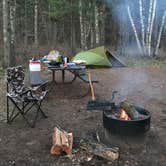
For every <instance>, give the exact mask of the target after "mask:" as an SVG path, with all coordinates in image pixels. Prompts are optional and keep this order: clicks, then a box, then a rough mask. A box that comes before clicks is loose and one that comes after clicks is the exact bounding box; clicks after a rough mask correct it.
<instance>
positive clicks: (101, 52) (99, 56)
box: [72, 46, 125, 67]
mask: <svg viewBox="0 0 166 166" xmlns="http://www.w3.org/2000/svg"><path fill="white" fill-rule="evenodd" d="M72 61H84V62H85V63H86V65H87V66H96V67H97V66H98V67H124V66H125V65H124V64H123V63H122V62H121V61H120V60H119V59H118V58H117V57H115V56H114V55H113V54H112V53H110V51H108V50H107V49H105V48H104V46H101V47H97V48H94V49H91V50H88V51H83V52H79V53H78V54H76V55H75V56H74V57H73V59H72Z"/></svg>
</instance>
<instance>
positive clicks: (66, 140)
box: [61, 132, 73, 154]
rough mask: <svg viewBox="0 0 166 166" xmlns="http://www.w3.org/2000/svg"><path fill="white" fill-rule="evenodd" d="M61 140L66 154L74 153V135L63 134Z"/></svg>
mask: <svg viewBox="0 0 166 166" xmlns="http://www.w3.org/2000/svg"><path fill="white" fill-rule="evenodd" d="M61 139H62V150H63V151H64V152H65V153H66V154H71V153H72V144H73V134H72V133H66V132H61Z"/></svg>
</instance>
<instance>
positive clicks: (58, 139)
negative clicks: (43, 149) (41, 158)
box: [50, 127, 73, 155]
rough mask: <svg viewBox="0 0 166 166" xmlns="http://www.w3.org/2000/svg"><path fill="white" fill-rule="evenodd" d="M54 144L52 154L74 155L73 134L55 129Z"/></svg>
mask: <svg viewBox="0 0 166 166" xmlns="http://www.w3.org/2000/svg"><path fill="white" fill-rule="evenodd" d="M52 144H53V145H52V147H51V151H50V152H51V154H53V155H58V154H60V153H61V152H65V153H66V154H68V155H70V154H72V146H73V134H72V133H67V132H66V131H63V130H60V129H59V128H57V127H55V128H54V131H53V134H52Z"/></svg>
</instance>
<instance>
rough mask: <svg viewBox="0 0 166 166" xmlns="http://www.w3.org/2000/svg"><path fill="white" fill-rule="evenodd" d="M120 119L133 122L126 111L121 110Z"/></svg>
mask: <svg viewBox="0 0 166 166" xmlns="http://www.w3.org/2000/svg"><path fill="white" fill-rule="evenodd" d="M120 119H123V120H131V118H130V117H129V116H128V115H127V113H126V111H125V110H124V109H121V115H120Z"/></svg>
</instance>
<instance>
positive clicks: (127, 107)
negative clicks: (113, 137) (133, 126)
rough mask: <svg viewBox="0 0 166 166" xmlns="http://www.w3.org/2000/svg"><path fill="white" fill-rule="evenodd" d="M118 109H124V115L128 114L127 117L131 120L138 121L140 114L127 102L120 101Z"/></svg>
mask: <svg viewBox="0 0 166 166" xmlns="http://www.w3.org/2000/svg"><path fill="white" fill-rule="evenodd" d="M120 107H121V108H122V109H124V110H125V111H126V113H127V114H128V116H129V117H130V118H131V119H133V120H134V119H139V118H140V114H139V112H138V111H137V110H136V109H135V107H134V106H133V105H132V104H130V103H129V102H128V101H126V100H125V101H122V102H121V103H120Z"/></svg>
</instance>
